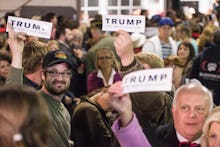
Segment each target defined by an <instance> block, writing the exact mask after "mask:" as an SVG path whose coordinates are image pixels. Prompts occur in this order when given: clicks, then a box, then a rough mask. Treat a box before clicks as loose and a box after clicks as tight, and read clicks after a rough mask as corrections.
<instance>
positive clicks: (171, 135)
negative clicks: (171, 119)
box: [156, 123, 179, 147]
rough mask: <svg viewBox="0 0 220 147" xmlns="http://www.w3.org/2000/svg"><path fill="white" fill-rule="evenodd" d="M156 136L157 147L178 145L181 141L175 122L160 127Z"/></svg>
mask: <svg viewBox="0 0 220 147" xmlns="http://www.w3.org/2000/svg"><path fill="white" fill-rule="evenodd" d="M156 138H157V145H156V146H157V147H178V144H179V141H178V139H177V136H176V130H175V128H174V125H173V123H172V124H166V125H163V126H160V127H158V128H157V130H156Z"/></svg>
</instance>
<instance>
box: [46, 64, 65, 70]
mask: <svg viewBox="0 0 220 147" xmlns="http://www.w3.org/2000/svg"><path fill="white" fill-rule="evenodd" d="M62 66H63V67H64V68H65V67H66V69H69V66H68V64H67V63H65V62H61V63H56V64H53V65H51V66H49V67H48V68H47V69H52V68H60V67H62Z"/></svg>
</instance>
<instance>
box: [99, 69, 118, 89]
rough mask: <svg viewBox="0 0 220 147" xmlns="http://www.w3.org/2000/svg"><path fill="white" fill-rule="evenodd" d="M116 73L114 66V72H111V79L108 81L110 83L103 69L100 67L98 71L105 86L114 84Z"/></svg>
mask: <svg viewBox="0 0 220 147" xmlns="http://www.w3.org/2000/svg"><path fill="white" fill-rule="evenodd" d="M115 74H116V71H115V69H114V68H112V73H111V76H110V79H109V81H108V83H107V82H106V81H105V78H104V76H103V74H102V72H101V70H100V69H99V70H98V72H97V77H99V78H101V79H102V80H103V83H104V86H108V85H112V84H113V82H114V75H115Z"/></svg>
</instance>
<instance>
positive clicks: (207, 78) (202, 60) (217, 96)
mask: <svg viewBox="0 0 220 147" xmlns="http://www.w3.org/2000/svg"><path fill="white" fill-rule="evenodd" d="M190 78H196V79H198V80H199V81H200V82H201V83H202V84H203V85H204V86H206V87H207V88H208V89H210V90H211V91H212V92H213V97H214V102H215V104H216V105H220V90H219V87H220V45H216V44H210V45H209V46H207V47H206V48H205V49H204V50H203V52H202V53H201V54H200V55H198V56H197V58H196V59H195V60H194V62H193V64H192V68H191V72H190Z"/></svg>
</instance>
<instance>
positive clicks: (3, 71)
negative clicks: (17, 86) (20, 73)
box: [0, 60, 10, 78]
mask: <svg viewBox="0 0 220 147" xmlns="http://www.w3.org/2000/svg"><path fill="white" fill-rule="evenodd" d="M9 66H10V63H9V62H8V61H5V60H2V61H0V76H1V77H3V78H6V77H7V75H8V70H9Z"/></svg>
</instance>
